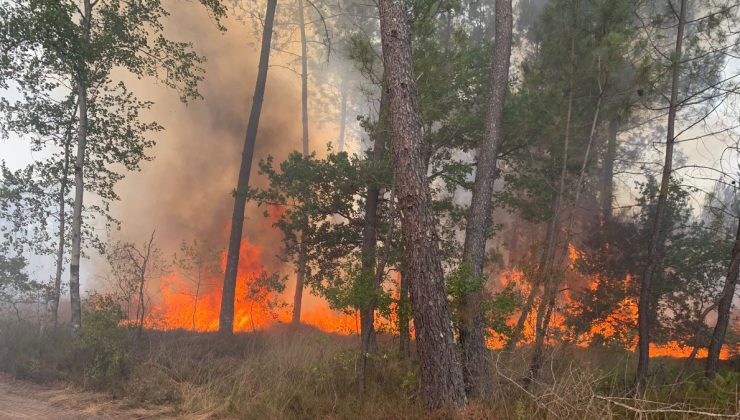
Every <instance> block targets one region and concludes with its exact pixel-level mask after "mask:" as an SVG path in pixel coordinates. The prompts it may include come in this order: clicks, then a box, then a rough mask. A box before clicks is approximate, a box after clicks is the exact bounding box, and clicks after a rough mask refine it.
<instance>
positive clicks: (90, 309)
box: [75, 294, 132, 388]
mask: <svg viewBox="0 0 740 420" xmlns="http://www.w3.org/2000/svg"><path fill="white" fill-rule="evenodd" d="M124 319H125V316H124V313H123V310H122V309H121V307H120V305H119V304H118V302H117V301H116V300H115V299H114V297H113V296H111V295H102V294H93V295H91V296H90V297H89V298H88V299H87V300H86V302H85V305H84V306H83V316H82V328H81V330H80V336H79V340H77V343H76V350H77V351H76V355H75V359H76V361H77V362H78V363H81V364H82V379H83V385H85V386H89V387H93V388H104V387H114V386H115V385H116V384H118V383H120V382H121V381H122V380H123V379H125V378H126V377H127V376H128V373H129V371H130V367H131V363H132V352H131V333H130V331H129V329H127V328H125V327H124V326H122V321H123V320H124Z"/></svg>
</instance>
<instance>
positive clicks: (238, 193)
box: [218, 0, 277, 334]
mask: <svg viewBox="0 0 740 420" xmlns="http://www.w3.org/2000/svg"><path fill="white" fill-rule="evenodd" d="M276 8H277V0H267V10H266V12H265V21H264V28H263V31H262V46H261V49H260V61H259V69H258V72H257V82H256V85H255V88H254V96H253V98H252V110H251V111H250V113H249V123H248V124H247V133H246V136H245V139H244V150H243V151H242V162H241V166H240V167H239V178H238V180H237V184H236V190H235V191H234V211H233V213H232V216H231V234H230V236H229V249H228V254H227V257H226V272H225V274H224V288H223V293H222V297H221V313H220V317H219V326H218V329H219V332H221V333H226V334H232V333H233V329H234V298H235V292H236V275H237V270H238V268H239V252H240V249H241V242H242V229H243V227H244V209H245V207H246V203H247V197H246V193H247V188H248V187H249V173H250V172H251V170H252V157H253V156H254V145H255V142H256V140H257V128H258V127H259V121H260V114H261V113H262V101H263V99H264V96H265V85H266V84H267V69H268V63H269V61H270V41H271V40H272V26H273V23H274V21H275V9H276Z"/></svg>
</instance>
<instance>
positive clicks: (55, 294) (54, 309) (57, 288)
mask: <svg viewBox="0 0 740 420" xmlns="http://www.w3.org/2000/svg"><path fill="white" fill-rule="evenodd" d="M78 108H79V105H78V102H77V101H75V106H74V110H73V111H72V118H70V121H69V125H68V126H67V131H66V132H65V133H64V163H63V164H62V176H61V178H60V180H59V197H58V206H59V207H58V209H59V229H58V231H57V239H58V242H57V252H56V261H55V264H56V272H55V273H54V290H53V291H52V300H51V322H52V326H53V328H54V330H55V331H56V329H57V325H58V324H59V300H60V299H61V296H62V271H63V265H64V230H65V228H66V225H67V214H66V208H65V207H66V205H67V200H66V198H67V188H68V185H67V183H68V178H67V177H68V175H69V164H70V159H71V156H70V155H71V153H72V151H71V150H70V148H71V147H72V137H73V134H74V133H73V131H74V130H73V121H72V119H73V118H74V116H75V115H76V114H77V110H78Z"/></svg>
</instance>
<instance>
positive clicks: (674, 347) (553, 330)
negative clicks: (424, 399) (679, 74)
mask: <svg viewBox="0 0 740 420" xmlns="http://www.w3.org/2000/svg"><path fill="white" fill-rule="evenodd" d="M583 256H584V253H583V252H581V251H579V250H578V249H576V248H575V247H574V246H573V245H572V244H571V245H570V246H569V247H568V257H569V259H570V261H569V264H568V268H569V269H570V273H569V274H570V275H574V276H577V275H578V274H577V273H576V272H575V270H574V267H575V263H576V262H577V261H578V260H579V259H580V258H583ZM585 280H586V288H587V290H590V291H592V292H595V291H596V290H598V289H599V286H600V285H601V282H602V279H600V278H599V277H598V276H593V277H590V278H586V279H585ZM632 281H633V280H632V277H631V276H630V275H629V274H627V276H625V278H624V280H623V281H622V287H623V291H624V292H626V291H627V290H629V289H630V283H632ZM499 283H500V284H501V285H502V286H504V287H506V286H509V285H513V286H514V287H516V289H517V290H519V291H520V292H521V293H522V295H523V296H528V295H529V293H530V291H531V288H532V285H531V283H530V282H528V281H527V278H526V275H525V273H524V272H522V271H521V270H518V269H516V270H509V271H505V272H503V273H502V274H501V275H500V277H499ZM625 294H626V293H625ZM626 295H627V296H626V297H625V298H624V299H622V301H620V302H618V303H617V305H616V306H615V309H614V310H613V311H612V312H611V313H610V314H608V315H607V316H606V317H604V319H602V320H600V321H598V322H595V323H594V324H592V325H591V327H590V329H589V331H588V332H587V333H586V334H583V335H581V336H580V337H578V340H577V342H576V344H577V345H578V346H580V347H588V346H590V345H591V344H592V343H593V341H594V339H595V338H596V337H597V336H598V337H601V338H602V339H607V340H609V339H611V340H617V341H619V342H622V343H623V344H624V346H625V348H628V349H630V350H633V351H634V350H635V349H636V348H637V334H636V331H635V330H636V327H637V315H638V309H637V308H638V307H637V299H636V298H635V297H633V296H629V295H628V294H626ZM539 302H540V298H539V297H537V298H536V299H535V300H534V303H533V305H532V308H533V309H532V310H531V311H530V313H529V315H528V317H527V319H526V321H525V323H524V327H523V329H522V332H521V340H520V341H519V343H521V344H531V343H532V342H534V338H535V325H536V317H537V315H536V308H537V307H538V305H539ZM573 303H574V302H573V300H572V298H571V295H570V292H569V291H566V292H565V293H563V294H562V295H561V297H559V299H558V303H556V307H557V308H558V309H559V310H558V311H556V312H555V313H554V314H553V316H552V320H551V322H550V326H549V328H548V331H549V339H548V341H550V342H551V343H552V342H554V341H555V340H556V338H558V337H562V336H563V335H566V334H567V333H568V327H567V325H565V320H566V318H568V317H570V316H575V314H574V313H572V312H569V311H573V307H574V306H573V305H572V304H573ZM519 316H520V314H519V313H517V314H515V315H513V316H512V317H511V318H510V319H509V320H508V321H507V325H508V326H509V327H512V328H513V327H514V326H515V325H516V322H517V320H518V318H519ZM507 340H508V337H506V336H505V335H503V334H500V333H497V332H495V331H490V335H489V339H488V346H489V347H490V348H493V349H501V348H503V347H504V346H505V345H506V342H507ZM692 350H693V349H692V348H691V347H689V346H683V345H681V344H679V343H678V342H676V341H669V342H667V343H664V344H655V343H652V344H650V355H651V357H674V358H685V357H689V356H690V355H691V353H692ZM731 353H732V352H731V351H730V348H729V347H728V346H727V345H725V346H724V347H723V348H722V350H721V352H720V359H722V360H727V359H729V358H730V357H731V356H732V354H731ZM706 356H707V349H706V348H701V349H699V350H698V352H697V354H696V357H697V358H703V357H706Z"/></svg>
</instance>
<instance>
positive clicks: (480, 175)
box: [460, 0, 512, 398]
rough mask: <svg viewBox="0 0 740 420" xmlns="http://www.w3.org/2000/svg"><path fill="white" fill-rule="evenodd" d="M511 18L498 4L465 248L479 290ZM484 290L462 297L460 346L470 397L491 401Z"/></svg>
mask: <svg viewBox="0 0 740 420" xmlns="http://www.w3.org/2000/svg"><path fill="white" fill-rule="evenodd" d="M511 33H512V16H511V0H497V1H496V39H495V45H494V59H493V61H492V63H491V74H490V80H491V91H490V96H489V98H488V110H487V112H486V121H485V123H486V127H485V137H484V138H483V142H482V143H481V145H480V147H479V148H478V157H477V164H478V166H477V169H476V172H475V184H474V186H473V196H472V199H471V203H470V210H469V211H468V218H467V226H466V228H465V244H464V247H463V264H467V265H468V266H469V269H470V274H471V277H472V278H471V279H469V281H472V282H474V283H476V284H477V282H478V279H479V278H480V277H481V276H483V266H484V262H485V252H486V239H487V233H488V230H489V225H490V222H491V220H490V219H491V198H492V196H493V183H494V180H495V172H496V158H497V154H498V149H499V147H500V145H501V142H502V141H503V129H502V127H501V119H502V118H501V116H502V114H503V110H504V100H505V98H506V90H507V87H508V82H509V63H510V59H511ZM483 288H484V284H481V285H480V288H479V289H477V290H476V287H471V288H468V289H469V290H470V291H469V292H467V293H466V294H465V296H464V297H463V310H462V314H461V318H460V342H461V344H462V347H463V374H464V375H463V376H464V378H465V385H466V388H467V391H468V397H471V398H478V397H485V396H487V395H488V394H489V393H490V391H491V388H492V382H491V376H490V374H489V366H488V365H489V360H488V349H487V348H486V341H485V334H486V332H485V314H484V312H483V307H482V301H483Z"/></svg>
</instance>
